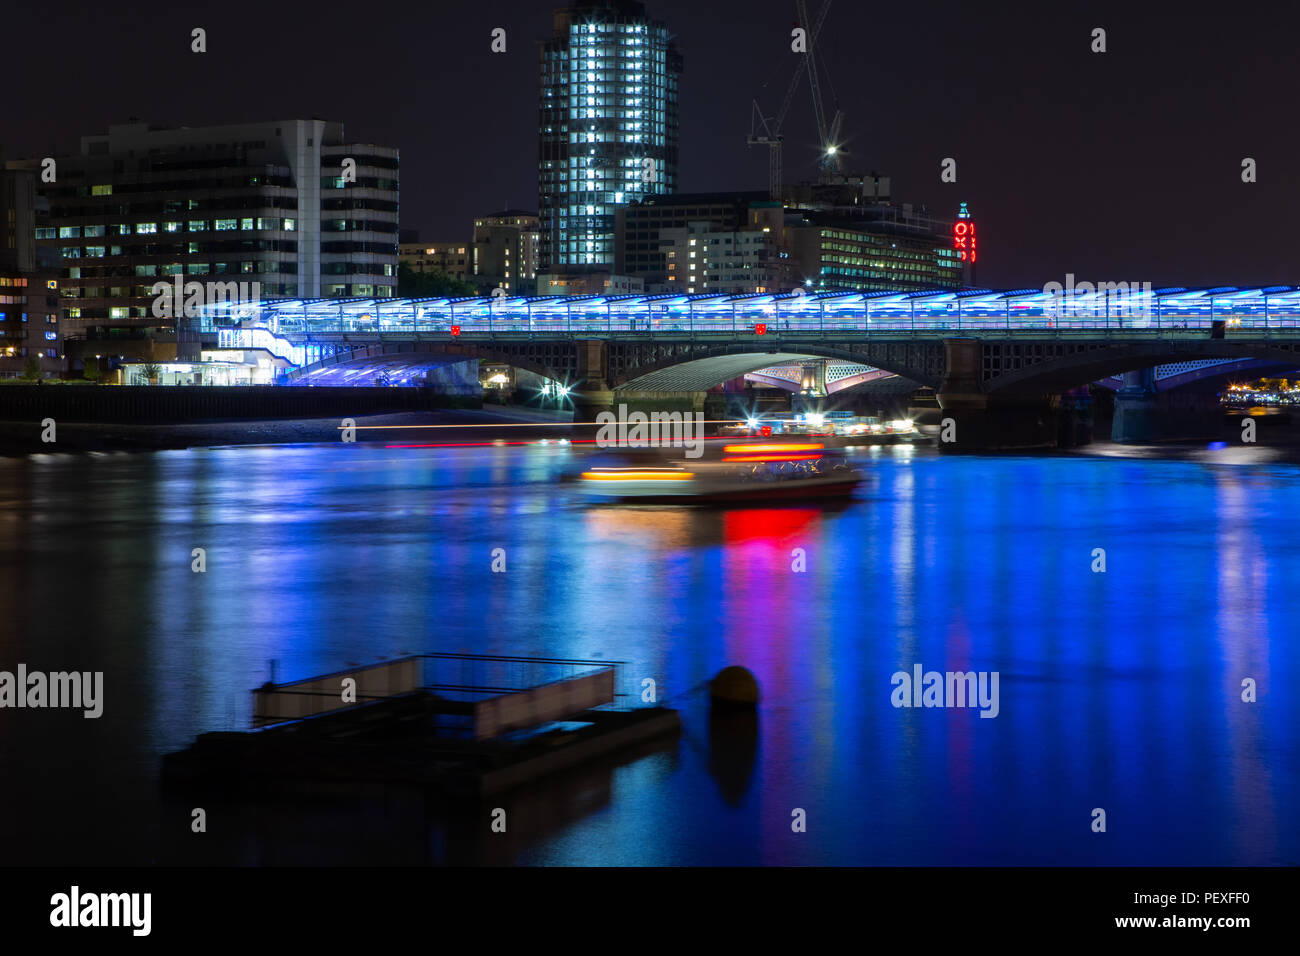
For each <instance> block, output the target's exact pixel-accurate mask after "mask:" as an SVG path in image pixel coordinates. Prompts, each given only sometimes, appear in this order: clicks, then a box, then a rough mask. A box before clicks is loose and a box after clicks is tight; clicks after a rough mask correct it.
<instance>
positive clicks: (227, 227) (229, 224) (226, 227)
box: [216, 219, 239, 232]
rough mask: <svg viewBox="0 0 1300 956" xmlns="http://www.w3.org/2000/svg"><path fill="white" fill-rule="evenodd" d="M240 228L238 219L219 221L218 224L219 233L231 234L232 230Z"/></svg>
mask: <svg viewBox="0 0 1300 956" xmlns="http://www.w3.org/2000/svg"><path fill="white" fill-rule="evenodd" d="M238 228H239V220H238V219H218V220H217V222H216V230H217V232H229V231H231V230H232V229H238Z"/></svg>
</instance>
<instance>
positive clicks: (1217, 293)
mask: <svg viewBox="0 0 1300 956" xmlns="http://www.w3.org/2000/svg"><path fill="white" fill-rule="evenodd" d="M1215 319H1223V320H1225V321H1227V322H1228V323H1229V324H1231V325H1233V326H1240V327H1248V328H1260V329H1274V328H1276V329H1295V328H1300V287H1297V286H1264V287H1250V288H1245V287H1237V286H1216V287H1207V288H1201V289H1185V288H1181V287H1179V288H1168V289H1156V290H1153V291H1152V292H1151V293H1149V294H1144V293H1142V292H1141V291H1135V292H1134V293H1131V294H1130V293H1128V292H1127V291H1126V290H1118V291H1107V292H1103V293H1097V292H1095V291H1094V292H1091V293H1090V294H1074V295H1068V294H1067V295H1053V294H1050V293H1045V292H1042V291H1039V290H1026V289H1014V290H1009V291H999V290H994V289H962V290H950V291H938V292H817V293H806V294H805V293H801V292H791V293H780V294H763V293H759V294H742V295H710V294H696V295H682V294H663V295H614V296H599V295H586V296H517V297H497V298H458V299H447V298H418V299H274V300H267V301H264V302H256V303H247V304H232V303H223V304H218V305H215V306H208V307H207V308H205V310H204V314H203V317H202V328H203V329H204V330H205V331H217V330H221V329H232V328H242V329H245V330H247V329H265V330H268V331H269V332H270V333H271V334H272V335H274V336H277V337H289V338H291V339H296V338H298V337H300V336H304V335H328V334H337V333H381V332H386V333H402V332H408V333H419V332H435V333H436V332H441V333H451V332H452V331H453V326H454V327H457V328H458V329H459V331H460V332H462V333H467V334H481V333H489V334H498V333H501V334H512V333H524V334H561V335H563V334H568V333H577V334H587V335H590V334H600V333H614V332H618V333H632V334H638V335H653V334H655V333H665V334H680V333H681V332H691V333H709V332H753V331H755V327H756V326H766V329H765V331H766V332H767V333H768V334H779V333H784V332H791V331H814V330H821V331H827V332H836V331H854V330H858V331H866V332H905V331H909V330H910V331H950V330H951V331H960V330H962V329H970V330H978V329H1009V330H1043V331H1047V330H1053V329H1094V328H1109V329H1116V328H1123V329H1145V328H1150V329H1170V328H1174V329H1176V328H1183V327H1187V328H1200V327H1208V326H1209V325H1210V323H1211V321H1212V320H1215Z"/></svg>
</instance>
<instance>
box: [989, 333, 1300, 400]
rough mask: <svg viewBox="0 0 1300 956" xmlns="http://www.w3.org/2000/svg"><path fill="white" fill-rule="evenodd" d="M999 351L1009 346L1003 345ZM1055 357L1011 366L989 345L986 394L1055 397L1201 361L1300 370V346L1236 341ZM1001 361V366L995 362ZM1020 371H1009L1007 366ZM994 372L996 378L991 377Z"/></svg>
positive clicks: (1180, 342) (1069, 351) (1113, 348)
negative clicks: (1243, 362)
mask: <svg viewBox="0 0 1300 956" xmlns="http://www.w3.org/2000/svg"><path fill="white" fill-rule="evenodd" d="M992 347H993V349H999V348H1004V347H1005V346H1003V345H1002V344H1001V343H999V344H997V345H994V346H992ZM1057 351H1058V353H1059V354H1057V355H1054V356H1049V357H1043V358H1041V359H1038V358H1037V357H1032V358H1030V360H1029V361H1023V362H1017V361H1016V360H1014V359H1013V360H1012V361H1011V362H1006V361H1004V360H1002V357H1001V356H1000V355H997V354H996V353H994V354H993V355H991V354H990V346H989V344H987V343H986V344H985V346H984V356H983V357H984V361H985V370H984V371H985V374H984V379H983V382H984V390H985V391H986V392H990V393H998V392H1002V393H1006V394H1015V393H1039V394H1042V393H1052V392H1064V391H1069V390H1070V389H1073V388H1079V387H1081V386H1084V385H1088V384H1089V383H1092V382H1097V381H1100V380H1102V379H1105V378H1110V377H1113V376H1118V375H1122V374H1123V373H1124V372H1133V371H1136V370H1138V369H1144V368H1151V367H1153V366H1156V365H1171V364H1174V363H1177V362H1187V361H1191V360H1196V359H1255V360H1260V361H1264V362H1268V363H1270V364H1273V365H1276V366H1289V367H1291V368H1296V367H1300V349H1298V348H1297V344H1293V343H1282V342H1275V343H1269V342H1260V341H1253V342H1233V341H1231V340H1230V339H1204V340H1193V341H1188V340H1186V339H1173V340H1166V339H1159V340H1154V341H1150V342H1127V343H1121V344H1109V343H1107V344H1104V345H1088V346H1084V345H1077V346H1072V347H1066V348H1058V349H1057ZM990 358H993V359H994V360H995V361H996V365H993V364H992V363H991V362H990ZM1007 364H1011V365H1013V366H1015V367H1012V368H1010V369H1006V367H1005V366H1006V365H1007ZM990 372H992V374H990Z"/></svg>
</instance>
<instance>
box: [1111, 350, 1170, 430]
mask: <svg viewBox="0 0 1300 956" xmlns="http://www.w3.org/2000/svg"><path fill="white" fill-rule="evenodd" d="M1158 419H1159V414H1158V411H1157V407H1156V385H1155V369H1154V368H1144V369H1138V370H1137V371H1135V372H1125V373H1124V387H1123V388H1121V389H1120V390H1119V391H1118V392H1116V393H1115V417H1114V419H1112V421H1111V425H1110V438H1111V441H1116V442H1148V441H1153V440H1155V439H1157V438H1159V437H1161V435H1160V434H1159V427H1158V424H1159V422H1158Z"/></svg>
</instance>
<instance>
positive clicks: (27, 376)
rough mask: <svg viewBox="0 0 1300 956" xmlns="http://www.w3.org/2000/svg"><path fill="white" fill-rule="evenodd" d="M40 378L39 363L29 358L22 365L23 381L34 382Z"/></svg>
mask: <svg viewBox="0 0 1300 956" xmlns="http://www.w3.org/2000/svg"><path fill="white" fill-rule="evenodd" d="M40 377H41V363H40V362H38V361H36V359H34V358H29V359H28V360H27V361H26V362H24V363H23V381H26V382H35V381H38V380H39V379H40Z"/></svg>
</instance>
